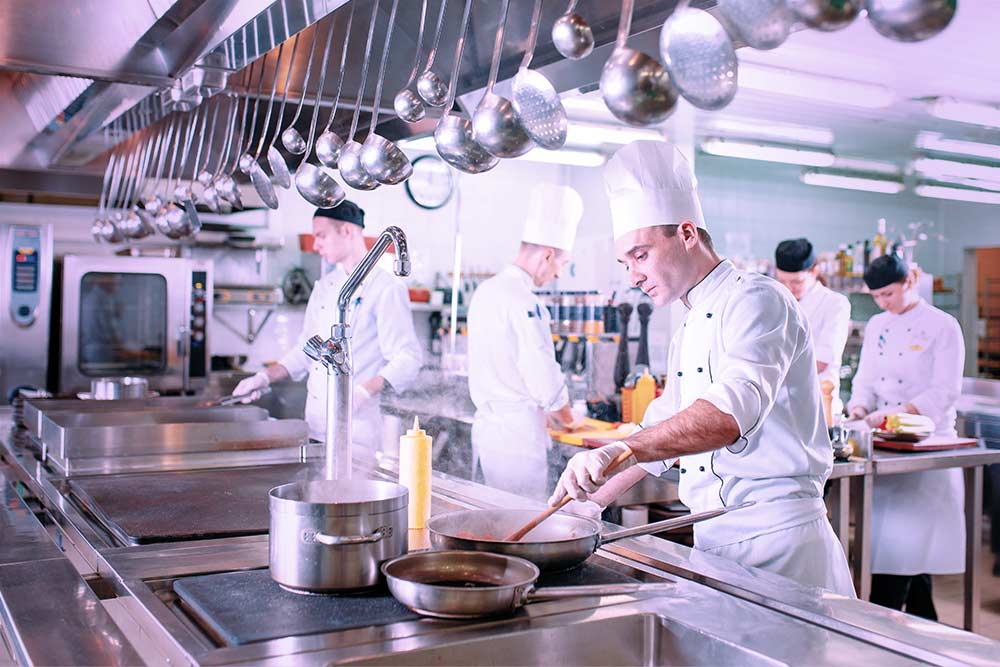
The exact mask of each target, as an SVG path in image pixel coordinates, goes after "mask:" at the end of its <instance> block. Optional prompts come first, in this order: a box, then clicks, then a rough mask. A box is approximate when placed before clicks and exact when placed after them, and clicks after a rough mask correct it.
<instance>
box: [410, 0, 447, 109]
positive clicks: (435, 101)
mask: <svg viewBox="0 0 1000 667" xmlns="http://www.w3.org/2000/svg"><path fill="white" fill-rule="evenodd" d="M447 8H448V0H441V9H440V10H439V11H438V20H437V29H435V31H434V43H433V44H431V50H430V52H429V53H428V54H427V64H426V65H424V71H423V73H421V75H420V77H419V78H418V79H417V92H418V93H419V94H420V98H421V99H422V100H423V101H424V102H426V103H427V104H429V105H431V106H432V107H443V106H444V105H445V103H446V102H447V101H448V86H447V85H445V82H444V81H443V80H442V79H441V77H439V76H438V75H437V74H435V73H434V71H433V70H432V69H431V68H433V67H434V60H435V59H436V58H437V51H438V44H439V43H440V42H441V31H442V29H443V28H444V13H445V9H447Z"/></svg>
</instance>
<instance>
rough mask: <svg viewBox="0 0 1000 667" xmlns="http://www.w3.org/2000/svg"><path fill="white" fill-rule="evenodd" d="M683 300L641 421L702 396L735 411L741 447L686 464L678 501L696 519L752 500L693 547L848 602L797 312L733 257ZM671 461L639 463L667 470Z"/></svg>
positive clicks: (816, 402) (815, 388)
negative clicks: (683, 311)
mask: <svg viewBox="0 0 1000 667" xmlns="http://www.w3.org/2000/svg"><path fill="white" fill-rule="evenodd" d="M687 300H688V302H689V303H690V310H689V311H688V313H687V315H686V316H685V318H684V320H683V322H682V325H681V327H680V329H678V331H677V333H676V334H675V335H674V337H673V339H672V340H671V343H670V353H669V354H670V356H669V360H668V368H669V371H668V375H667V386H666V389H665V391H664V393H663V395H662V396H660V397H659V398H657V399H656V400H654V401H653V402H652V403H651V404H650V406H649V408H648V410H647V411H646V416H645V419H644V420H643V424H642V426H643V427H644V428H647V427H649V426H651V425H653V424H656V423H658V422H661V421H663V420H665V419H667V418H669V417H672V416H673V415H674V414H676V413H678V412H679V411H681V410H683V409H684V408H686V407H688V406H690V405H691V404H692V403H694V401H695V400H697V399H704V400H706V401H708V402H710V403H712V404H713V405H714V406H715V407H717V408H718V409H719V410H721V411H722V412H724V413H726V414H728V415H731V416H732V417H733V418H734V419H735V420H736V423H737V424H738V425H739V429H740V433H741V434H742V435H741V437H740V439H739V440H738V441H737V442H736V443H734V444H732V445H729V446H727V447H722V448H719V449H717V450H714V451H709V452H704V453H701V454H695V455H692V456H685V457H681V459H680V471H681V475H680V498H681V500H682V501H683V502H684V504H685V505H687V506H688V507H689V508H690V509H691V511H692V512H702V511H705V510H711V509H716V508H719V507H726V506H732V505H736V504H739V503H742V502H745V501H748V500H753V501H756V505H754V506H752V507H749V508H746V509H741V510H739V511H737V512H732V513H730V514H725V515H722V516H720V517H716V518H714V519H709V520H708V521H704V522H701V523H699V524H696V525H695V526H694V538H695V547H696V548H698V549H702V550H708V551H713V552H715V553H717V554H719V555H722V556H724V557H729V558H732V559H734V560H739V561H740V562H743V563H744V564H746V565H750V566H754V567H761V568H763V569H767V570H770V571H773V572H776V573H778V574H783V575H785V576H790V577H792V578H794V579H796V580H797V581H799V582H800V583H802V584H804V585H808V586H820V587H824V588H828V589H831V590H835V591H837V592H839V593H841V594H844V595H849V596H853V588H852V586H851V579H850V573H849V570H848V567H847V560H846V558H845V556H844V552H843V549H842V548H841V547H840V546H839V544H838V543H837V541H836V537H835V536H834V534H833V530H832V528H831V527H830V524H829V521H828V520H827V518H826V507H825V505H824V503H823V485H824V484H825V482H826V480H827V478H828V477H829V475H830V471H831V470H832V467H833V450H832V448H831V445H830V439H829V435H828V433H827V427H826V423H825V420H824V418H823V410H822V401H821V398H820V390H819V384H818V383H817V382H816V360H815V359H816V358H815V356H814V353H813V344H812V340H811V338H810V335H809V327H808V324H807V323H806V320H805V317H804V316H803V314H802V311H801V310H800V309H799V308H798V307H796V306H795V300H794V298H793V297H792V295H791V293H790V292H788V290H786V289H785V288H783V287H782V286H781V285H780V284H779V283H777V282H776V281H774V280H772V279H770V278H767V277H766V276H762V275H759V274H755V273H749V272H744V271H739V270H737V269H736V268H735V267H734V266H733V265H732V263H731V262H729V261H728V260H725V261H723V262H721V263H720V264H719V265H718V266H717V267H715V269H713V270H712V271H711V273H709V274H708V275H707V276H706V277H705V278H704V280H702V281H701V282H700V283H698V284H697V285H695V286H694V287H692V288H691V290H690V291H689V292H688V294H687ZM673 463H674V461H673V460H670V461H659V462H653V463H643V464H641V465H642V466H643V467H644V468H645V469H646V470H647V471H648V472H650V473H652V474H655V475H660V474H662V473H663V472H665V471H666V470H667V469H668V468H669V467H670V466H672V465H673ZM803 532H806V533H808V535H803ZM789 554H791V555H789Z"/></svg>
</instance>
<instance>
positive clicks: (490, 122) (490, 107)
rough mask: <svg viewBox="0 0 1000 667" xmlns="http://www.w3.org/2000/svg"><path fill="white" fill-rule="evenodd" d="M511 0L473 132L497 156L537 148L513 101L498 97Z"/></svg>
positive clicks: (506, 0)
mask: <svg viewBox="0 0 1000 667" xmlns="http://www.w3.org/2000/svg"><path fill="white" fill-rule="evenodd" d="M509 7H510V0H502V2H501V3H500V20H499V21H498V25H497V36H496V40H495V41H494V43H493V61H492V63H491V64H490V78H489V81H487V83H486V94H485V95H483V99H481V100H480V101H479V106H478V107H476V112H475V113H474V114H473V115H472V133H473V135H474V136H475V137H476V141H478V142H479V143H480V145H482V147H483V148H485V149H486V150H487V151H489V152H490V154H492V155H495V156H496V157H505V158H510V157H518V156H519V155H524V154H525V153H527V152H528V151H530V150H531V149H532V148H534V147H535V142H534V141H532V140H531V136H530V135H529V134H528V133H527V131H525V129H524V126H523V125H521V120H520V119H519V118H518V116H517V112H516V111H514V105H513V104H511V101H510V100H508V99H507V98H506V97H503V96H502V95H497V94H496V92H494V88H495V87H496V84H497V75H498V74H499V72H500V54H501V51H502V50H503V36H504V32H505V28H506V24H507V10H508V8H509Z"/></svg>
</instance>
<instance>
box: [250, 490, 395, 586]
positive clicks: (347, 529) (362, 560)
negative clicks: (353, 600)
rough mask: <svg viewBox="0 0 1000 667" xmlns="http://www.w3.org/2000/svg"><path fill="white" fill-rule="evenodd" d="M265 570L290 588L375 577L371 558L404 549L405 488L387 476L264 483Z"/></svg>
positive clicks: (369, 581) (366, 581)
mask: <svg viewBox="0 0 1000 667" xmlns="http://www.w3.org/2000/svg"><path fill="white" fill-rule="evenodd" d="M269 495H270V510H271V522H270V525H271V531H270V554H269V555H270V565H271V578H272V579H274V580H275V581H276V582H278V584H279V585H281V587H282V588H285V589H288V590H291V591H293V592H296V593H335V592H342V591H349V590H355V589H362V588H370V587H372V586H375V585H376V584H378V583H379V576H380V574H379V566H380V565H381V564H382V563H383V562H384V561H387V560H389V559H391V558H396V557H397V556H400V555H402V554H404V553H406V549H407V527H408V524H407V516H406V509H407V505H408V503H409V493H408V492H407V489H406V487H404V486H402V485H400V484H394V483H392V482H375V481H367V480H336V481H326V480H324V481H313V482H293V483H291V484H283V485H281V486H276V487H275V488H273V489H271V492H270V494H269Z"/></svg>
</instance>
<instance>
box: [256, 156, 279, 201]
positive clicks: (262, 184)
mask: <svg viewBox="0 0 1000 667" xmlns="http://www.w3.org/2000/svg"><path fill="white" fill-rule="evenodd" d="M249 175H250V183H251V184H252V185H253V188H254V190H256V191H257V194H258V195H259V196H260V200H261V201H262V202H264V205H265V206H267V207H268V208H269V209H272V210H273V209H276V208H278V196H277V195H276V194H275V192H274V184H273V183H271V179H270V178H268V176H267V174H266V173H265V172H264V168H263V167H261V166H260V165H259V164H257V162H256V161H254V162H253V164H252V165H251V166H250V172H249Z"/></svg>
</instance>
